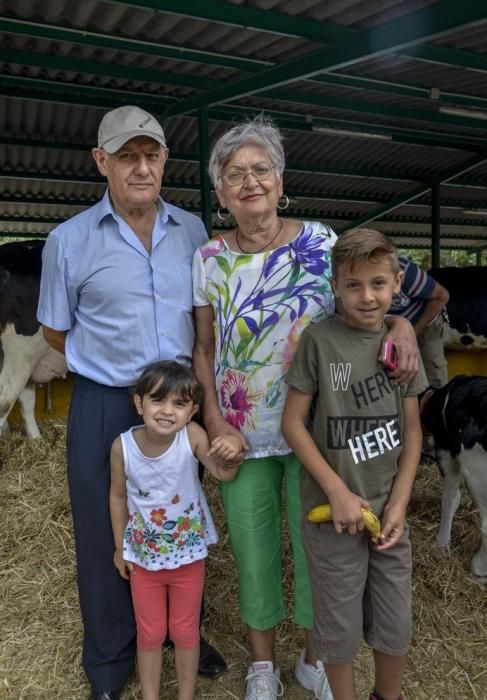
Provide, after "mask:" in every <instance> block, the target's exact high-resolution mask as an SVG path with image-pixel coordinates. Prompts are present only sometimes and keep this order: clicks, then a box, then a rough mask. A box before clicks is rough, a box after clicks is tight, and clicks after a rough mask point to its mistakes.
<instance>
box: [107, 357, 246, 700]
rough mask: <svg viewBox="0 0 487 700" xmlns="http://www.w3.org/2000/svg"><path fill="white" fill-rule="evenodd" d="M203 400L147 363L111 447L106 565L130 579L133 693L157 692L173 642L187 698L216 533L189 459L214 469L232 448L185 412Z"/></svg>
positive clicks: (178, 376)
mask: <svg viewBox="0 0 487 700" xmlns="http://www.w3.org/2000/svg"><path fill="white" fill-rule="evenodd" d="M202 400H203V390H202V387H201V385H200V384H199V383H198V381H197V380H196V378H195V376H194V374H193V372H192V371H191V370H190V369H188V368H186V367H184V366H182V365H180V364H178V363H176V362H164V361H163V362H156V363H155V364H153V365H150V366H149V367H148V368H147V369H146V370H145V371H144V372H143V374H142V376H141V377H140V379H139V380H138V382H137V384H136V386H135V394H134V403H135V408H136V409H137V412H138V414H139V415H140V416H141V417H142V419H143V421H144V425H141V426H136V427H133V428H131V429H130V430H128V431H127V432H126V433H122V435H120V436H119V437H118V438H117V439H116V440H115V442H114V443H113V446H112V450H111V487H110V515H111V519H112V528H113V535H114V539H115V547H116V549H115V554H114V560H115V566H116V567H117V569H118V571H119V572H120V575H121V576H122V577H123V578H125V579H130V586H131V591H132V599H133V603H134V611H135V618H136V622H137V663H138V669H139V677H140V684H141V688H142V698H143V700H158V699H159V688H160V674H161V654H162V651H161V645H162V644H163V643H164V640H165V639H166V634H167V632H168V628H169V632H170V636H171V639H172V640H173V642H174V649H175V663H176V675H177V680H178V700H192V698H193V697H194V688H195V684H196V674H197V669H198V655H199V616H200V607H201V596H202V591H203V581H204V568H205V565H204V560H205V557H206V556H207V553H208V550H207V546H208V545H209V544H213V543H215V542H216V541H217V539H218V538H217V534H216V530H215V526H214V524H213V521H212V518H211V514H210V511H209V509H208V505H207V503H206V499H205V496H204V494H203V490H202V488H201V484H200V481H199V479H198V460H199V461H200V462H201V463H202V464H203V465H204V466H205V467H206V468H207V469H208V470H209V471H210V472H211V473H212V474H213V476H215V477H216V478H217V479H221V480H224V481H230V480H232V479H233V478H234V477H235V475H236V473H237V467H231V468H229V467H222V466H219V463H218V464H217V462H216V461H215V457H218V458H221V459H222V460H224V461H227V460H228V461H230V462H231V461H232V460H233V459H234V458H235V457H236V455H237V454H238V452H239V449H240V447H239V444H235V443H237V441H236V440H234V439H233V438H230V439H229V438H228V437H225V438H216V439H215V440H214V441H213V444H212V445H211V449H210V445H209V442H208V436H207V434H206V432H205V431H204V430H203V428H201V427H200V426H199V425H197V424H196V423H194V422H192V420H191V419H192V417H193V416H194V414H195V413H196V412H197V411H198V408H199V406H200V405H201V403H202Z"/></svg>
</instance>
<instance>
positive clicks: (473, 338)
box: [428, 267, 487, 350]
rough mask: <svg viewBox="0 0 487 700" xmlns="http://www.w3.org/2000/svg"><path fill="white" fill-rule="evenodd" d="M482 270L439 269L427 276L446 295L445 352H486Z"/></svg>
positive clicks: (486, 309) (486, 307)
mask: <svg viewBox="0 0 487 700" xmlns="http://www.w3.org/2000/svg"><path fill="white" fill-rule="evenodd" d="M485 273H486V268H485V267H439V268H434V269H433V270H431V271H430V272H429V273H428V274H430V275H431V276H432V277H433V278H434V279H435V280H437V281H438V282H439V283H440V284H442V285H443V286H444V287H445V288H446V289H448V291H449V292H450V300H449V302H448V304H447V307H446V308H447V311H448V317H449V327H447V328H446V329H445V347H446V348H447V349H448V350H487V295H486V293H485Z"/></svg>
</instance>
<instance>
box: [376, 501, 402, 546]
mask: <svg viewBox="0 0 487 700" xmlns="http://www.w3.org/2000/svg"><path fill="white" fill-rule="evenodd" d="M405 524H406V509H405V508H404V507H403V506H400V505H389V504H387V505H386V507H385V510H384V517H383V519H382V526H381V535H380V542H378V543H377V549H379V550H384V549H390V548H391V547H394V545H395V544H397V543H398V541H399V540H400V538H401V535H402V533H403V532H404V526H405Z"/></svg>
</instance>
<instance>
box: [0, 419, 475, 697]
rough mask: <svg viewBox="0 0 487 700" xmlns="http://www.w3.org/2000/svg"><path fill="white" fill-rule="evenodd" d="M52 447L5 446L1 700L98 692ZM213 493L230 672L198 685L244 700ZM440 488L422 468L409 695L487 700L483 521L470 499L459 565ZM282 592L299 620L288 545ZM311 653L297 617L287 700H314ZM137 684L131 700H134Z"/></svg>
mask: <svg viewBox="0 0 487 700" xmlns="http://www.w3.org/2000/svg"><path fill="white" fill-rule="evenodd" d="M41 430H42V434H43V439H41V440H37V441H28V440H26V439H25V437H24V435H23V434H22V433H20V432H13V433H11V434H10V435H9V436H7V437H4V438H1V439H0V532H1V533H2V534H1V542H0V562H1V566H0V600H1V603H0V617H1V622H0V698H8V699H12V700H48V699H49V700H61V699H62V700H85V699H86V698H87V697H88V694H89V687H88V683H87V682H86V680H85V677H84V674H83V672H82V669H81V667H80V650H81V638H82V629H81V620H80V613H79V607H78V601H77V593H76V583H75V566H74V547H73V539H72V528H71V516H70V511H69V503H68V498H67V487H66V478H65V464H64V438H65V426H64V424H63V423H61V422H51V423H46V424H44V425H43V426H42V428H41ZM206 490H207V493H208V496H209V502H210V506H211V507H212V510H213V514H214V516H215V521H216V523H217V527H218V529H219V532H220V542H219V544H218V545H216V546H215V547H213V548H212V551H211V554H210V557H209V559H208V568H207V570H208V575H207V583H206V603H207V621H206V623H205V627H204V633H205V635H206V637H207V638H208V639H209V640H210V641H211V642H213V643H214V644H215V645H216V646H217V647H218V649H219V650H220V651H221V652H222V653H223V654H224V656H225V658H226V660H227V662H228V666H229V670H228V672H227V673H226V674H224V675H222V676H221V677H220V678H218V679H216V680H213V681H210V680H205V679H200V680H199V681H198V687H197V693H196V697H197V698H198V699H199V700H202V699H203V698H206V699H210V700H219V699H223V698H237V699H240V698H242V697H243V693H244V684H245V675H246V670H247V666H248V664H249V651H248V644H247V637H246V632H245V627H244V626H243V625H242V623H241V621H240V619H239V616H238V587H237V579H236V574H235V565H234V562H233V559H232V556H231V553H230V550H229V546H228V539H227V535H226V530H225V522H224V518H223V514H222V511H221V507H220V504H219V500H218V491H217V488H216V486H215V482H214V481H213V480H212V479H211V477H208V478H207V483H206ZM439 515H440V480H439V476H438V473H437V469H436V467H435V466H424V467H422V469H421V471H420V475H419V477H418V480H417V482H416V486H415V490H414V495H413V499H412V503H411V508H410V525H411V537H412V542H413V548H414V580H413V586H414V640H413V644H412V647H411V651H410V654H409V659H408V664H407V670H406V677H405V691H406V695H407V698H408V700H446V699H447V698H455V700H469V699H470V698H472V699H475V700H486V699H487V591H486V589H485V588H483V587H481V586H479V585H478V584H477V583H475V582H473V581H472V580H471V579H470V577H469V573H468V572H469V565H470V559H471V557H472V555H473V554H474V552H475V551H476V549H477V548H478V545H479V538H480V533H479V520H478V514H477V513H476V512H475V511H474V510H473V506H472V502H471V499H470V497H469V496H468V494H466V493H464V495H463V497H462V503H461V505H460V509H459V512H458V514H457V516H456V518H455V521H454V525H453V537H452V546H451V550H450V553H449V554H447V553H444V552H442V551H440V550H439V549H438V548H437V547H436V545H435V534H436V530H437V527H438V523H439ZM283 583H284V590H285V592H286V596H287V598H288V602H289V610H290V611H292V585H291V584H292V581H291V566H290V553H289V542H288V540H287V538H285V540H284V568H283ZM302 645H303V634H302V631H300V630H298V629H296V628H295V626H294V624H293V622H292V619H291V617H289V618H288V619H287V620H286V621H285V622H284V623H283V624H282V625H281V626H280V628H279V631H278V643H277V657H278V661H279V664H280V666H281V669H282V681H283V684H284V696H283V697H284V698H288V699H289V700H305V699H306V700H312V695H313V694H312V693H310V692H309V691H305V690H303V689H302V688H301V686H300V685H299V684H298V683H297V682H296V680H295V679H294V677H293V667H294V664H295V662H296V659H297V657H298V655H299V653H300V650H301V648H302ZM371 660H372V657H371V654H370V651H369V650H368V649H367V648H365V646H364V647H363V649H362V651H361V653H360V656H359V659H358V660H357V663H356V678H357V686H358V689H359V691H360V698H363V699H364V700H365V698H367V696H368V692H369V690H370V688H371V686H372V668H371ZM162 678H163V685H162V690H161V698H162V699H163V700H175V699H176V689H175V676H174V668H173V656H172V652H171V651H170V650H167V651H165V652H164V658H163V676H162ZM138 697H140V696H139V691H138V685H137V680H136V677H135V676H134V678H133V680H132V682H131V683H130V685H129V686H128V687H127V688H126V690H125V693H124V695H123V700H135V698H138Z"/></svg>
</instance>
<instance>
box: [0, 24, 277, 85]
mask: <svg viewBox="0 0 487 700" xmlns="http://www.w3.org/2000/svg"><path fill="white" fill-rule="evenodd" d="M0 31H2V32H8V33H10V34H18V35H20V36H28V37H35V38H39V39H46V40H52V41H63V42H69V43H73V44H76V45H79V44H82V45H85V46H94V47H96V48H105V49H113V50H115V51H123V52H126V51H132V52H134V53H137V54H139V55H147V56H157V57H158V58H169V59H174V60H176V61H191V62H194V63H204V64H208V65H214V66H223V67H225V68H234V69H237V70H242V71H252V72H254V71H258V70H260V69H261V68H262V66H268V65H272V63H271V62H270V61H260V60H257V59H255V58H244V57H242V58H239V57H237V56H230V55H228V54H222V53H218V52H216V51H199V50H194V49H186V48H183V47H178V46H170V45H169V44H160V43H158V42H156V41H145V40H141V39H133V38H132V37H130V36H127V35H123V34H118V33H117V34H105V33H102V32H96V31H92V30H90V29H71V28H66V27H63V26H61V25H57V24H48V23H47V22H33V21H27V20H23V19H13V18H11V17H5V16H2V15H0Z"/></svg>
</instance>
